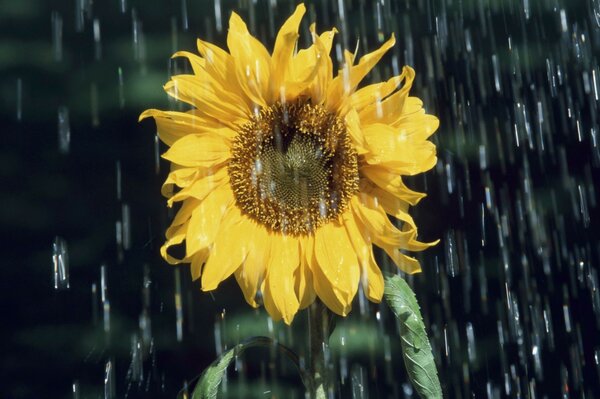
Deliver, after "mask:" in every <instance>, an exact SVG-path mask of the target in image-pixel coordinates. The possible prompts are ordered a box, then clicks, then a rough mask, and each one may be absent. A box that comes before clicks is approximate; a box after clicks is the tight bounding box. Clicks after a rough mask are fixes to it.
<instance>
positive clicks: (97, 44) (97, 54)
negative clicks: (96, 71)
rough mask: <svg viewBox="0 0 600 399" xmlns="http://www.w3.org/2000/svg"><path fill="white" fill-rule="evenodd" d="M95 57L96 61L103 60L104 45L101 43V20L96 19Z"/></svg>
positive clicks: (94, 25)
mask: <svg viewBox="0 0 600 399" xmlns="http://www.w3.org/2000/svg"><path fill="white" fill-rule="evenodd" d="M93 28H94V56H95V58H96V60H100V59H101V58H102V43H101V42H100V20H99V19H98V18H94V24H93Z"/></svg>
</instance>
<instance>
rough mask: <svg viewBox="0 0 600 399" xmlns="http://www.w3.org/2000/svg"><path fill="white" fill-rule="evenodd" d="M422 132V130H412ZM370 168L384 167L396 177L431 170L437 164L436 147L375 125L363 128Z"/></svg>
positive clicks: (427, 142) (404, 132) (408, 135)
mask: <svg viewBox="0 0 600 399" xmlns="http://www.w3.org/2000/svg"><path fill="white" fill-rule="evenodd" d="M415 129H417V130H421V129H422V127H421V126H415ZM362 133H363V136H364V138H365V143H366V148H367V150H368V153H366V154H365V159H366V161H367V162H368V163H369V164H372V165H383V166H385V167H387V168H389V169H391V170H393V171H394V172H396V173H399V174H403V175H415V174H418V173H422V172H425V171H427V170H429V169H431V168H433V167H434V166H435V164H436V162H437V157H436V148H435V145H434V144H433V143H432V142H430V141H426V140H412V139H411V138H410V136H411V135H412V132H411V131H407V130H399V129H396V128H393V127H391V126H389V125H384V124H381V123H376V124H372V125H368V126H364V127H363V128H362Z"/></svg>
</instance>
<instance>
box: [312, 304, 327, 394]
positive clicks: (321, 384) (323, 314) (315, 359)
mask: <svg viewBox="0 0 600 399" xmlns="http://www.w3.org/2000/svg"><path fill="white" fill-rule="evenodd" d="M331 321H332V314H331V312H330V311H329V309H327V307H326V306H325V305H323V303H322V302H321V301H319V300H318V299H317V300H316V301H315V303H313V304H312V305H311V306H310V308H309V310H308V331H309V334H308V340H309V348H310V375H311V377H312V378H311V380H312V381H311V387H310V390H311V392H310V397H311V399H326V398H327V396H328V395H327V394H328V392H329V389H330V387H331V385H330V379H329V373H328V370H327V359H326V354H328V353H329V335H330V331H331V330H330V326H331V324H332V323H331Z"/></svg>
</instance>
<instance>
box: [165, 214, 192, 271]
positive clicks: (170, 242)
mask: <svg viewBox="0 0 600 399" xmlns="http://www.w3.org/2000/svg"><path fill="white" fill-rule="evenodd" d="M186 231H187V223H184V224H182V225H181V226H172V227H170V228H168V229H167V232H166V234H165V236H166V237H167V240H166V241H165V243H164V244H163V246H162V247H160V255H161V256H162V257H163V259H164V260H166V261H167V263H169V264H171V265H177V264H179V263H182V262H189V259H188V258H187V257H186V258H183V259H177V258H175V257H173V256H171V255H169V254H168V252H167V251H168V250H169V248H170V247H172V246H174V245H178V244H181V243H182V242H183V240H185V232H186Z"/></svg>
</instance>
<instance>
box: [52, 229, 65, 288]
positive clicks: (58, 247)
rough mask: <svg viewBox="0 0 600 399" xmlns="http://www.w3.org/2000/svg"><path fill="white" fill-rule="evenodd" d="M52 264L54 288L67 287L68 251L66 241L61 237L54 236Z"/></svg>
mask: <svg viewBox="0 0 600 399" xmlns="http://www.w3.org/2000/svg"><path fill="white" fill-rule="evenodd" d="M52 264H53V272H54V273H53V274H54V289H56V290H64V289H68V288H69V252H68V250H67V242H66V241H65V240H64V239H63V238H61V237H56V238H55V239H54V243H53V244H52Z"/></svg>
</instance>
